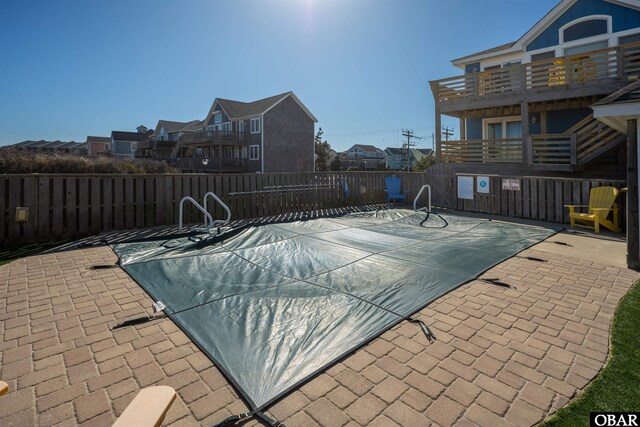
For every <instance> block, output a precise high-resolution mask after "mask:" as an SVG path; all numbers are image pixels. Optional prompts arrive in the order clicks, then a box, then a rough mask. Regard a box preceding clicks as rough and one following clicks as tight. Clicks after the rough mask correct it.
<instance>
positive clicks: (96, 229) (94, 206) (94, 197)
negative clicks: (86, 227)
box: [90, 176, 103, 234]
mask: <svg viewBox="0 0 640 427" xmlns="http://www.w3.org/2000/svg"><path fill="white" fill-rule="evenodd" d="M101 184H102V178H100V177H95V176H94V177H91V183H90V185H91V233H92V234H98V233H100V231H101V230H102V221H101V210H102V206H101V205H102V200H103V196H102V185H101Z"/></svg>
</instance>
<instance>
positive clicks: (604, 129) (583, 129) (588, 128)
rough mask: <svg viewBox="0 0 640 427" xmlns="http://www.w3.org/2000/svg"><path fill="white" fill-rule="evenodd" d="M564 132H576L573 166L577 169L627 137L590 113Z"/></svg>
mask: <svg viewBox="0 0 640 427" xmlns="http://www.w3.org/2000/svg"><path fill="white" fill-rule="evenodd" d="M565 133H567V134H576V137H575V139H576V148H575V149H576V154H575V159H576V164H575V168H576V169H578V170H579V169H581V168H583V167H584V166H585V165H587V164H589V163H590V162H592V161H593V160H595V159H597V158H598V157H600V156H601V155H603V154H604V153H606V152H607V151H609V150H612V149H613V148H616V147H617V146H619V145H620V144H623V143H624V142H625V141H626V139H627V137H626V136H625V135H623V134H621V133H620V132H618V131H617V130H615V129H613V128H610V127H609V126H607V125H605V124H604V123H602V122H600V121H599V120H597V119H595V118H594V117H593V115H592V114H590V115H589V116H587V117H585V118H584V119H583V120H582V121H580V122H579V123H578V124H576V125H575V126H573V127H572V128H570V129H568V130H567V131H566V132H565Z"/></svg>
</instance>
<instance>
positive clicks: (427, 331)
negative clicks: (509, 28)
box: [407, 317, 436, 343]
mask: <svg viewBox="0 0 640 427" xmlns="http://www.w3.org/2000/svg"><path fill="white" fill-rule="evenodd" d="M407 320H408V321H409V322H410V323H415V324H417V325H420V328H421V329H422V332H424V335H425V336H426V337H427V340H429V343H434V342H435V341H436V336H435V335H434V334H433V332H431V329H429V327H428V326H427V325H426V324H425V323H424V322H423V321H422V320H420V319H412V318H410V317H409V318H408V319H407Z"/></svg>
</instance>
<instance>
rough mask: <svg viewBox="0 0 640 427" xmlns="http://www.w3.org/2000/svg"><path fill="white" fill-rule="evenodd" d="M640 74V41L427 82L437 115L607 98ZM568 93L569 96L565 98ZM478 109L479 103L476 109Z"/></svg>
mask: <svg viewBox="0 0 640 427" xmlns="http://www.w3.org/2000/svg"><path fill="white" fill-rule="evenodd" d="M639 73H640V42H636V43H628V44H624V45H620V46H613V47H608V48H605V49H598V50H594V51H590V52H585V53H580V54H576V55H571V56H564V57H557V58H551V59H544V60H540V61H534V62H530V63H526V64H518V65H513V66H511V67H505V68H500V69H495V70H487V71H482V72H478V73H472V74H464V75H462V76H456V77H449V78H445V79H441V80H434V81H431V82H430V85H431V90H432V92H433V96H434V99H435V101H436V104H438V106H439V109H440V111H442V112H446V111H447V110H451V111H453V110H456V109H458V110H463V109H468V108H471V107H470V106H471V105H473V104H474V103H475V104H486V105H487V106H489V105H494V104H495V105H504V104H505V102H507V100H508V99H510V98H513V99H514V100H517V99H522V98H523V96H524V95H525V94H526V95H527V97H528V99H529V101H542V100H547V99H549V100H551V99H559V98H558V97H560V98H567V97H575V96H592V95H598V94H606V93H610V92H611V91H612V88H611V87H616V86H620V87H621V86H622V85H623V84H624V83H625V82H627V78H628V77H629V76H632V75H638V74H639ZM567 95H569V96H567ZM476 107H477V105H476Z"/></svg>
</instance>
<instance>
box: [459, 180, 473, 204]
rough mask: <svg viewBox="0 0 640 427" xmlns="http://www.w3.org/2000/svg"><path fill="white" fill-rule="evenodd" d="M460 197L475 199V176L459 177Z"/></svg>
mask: <svg viewBox="0 0 640 427" xmlns="http://www.w3.org/2000/svg"><path fill="white" fill-rule="evenodd" d="M458 199H467V200H473V177H472V176H459V177H458Z"/></svg>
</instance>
